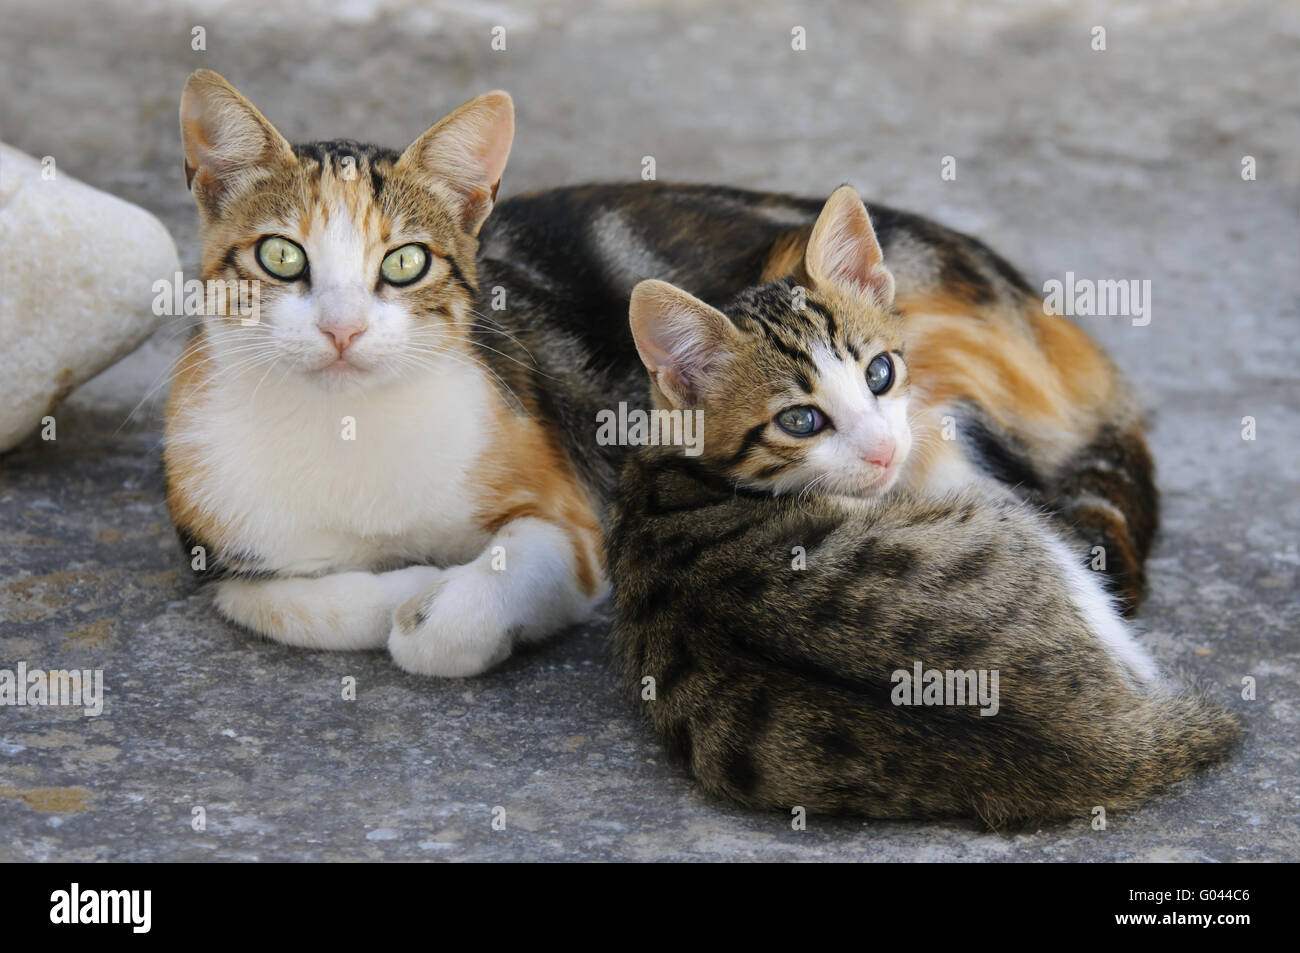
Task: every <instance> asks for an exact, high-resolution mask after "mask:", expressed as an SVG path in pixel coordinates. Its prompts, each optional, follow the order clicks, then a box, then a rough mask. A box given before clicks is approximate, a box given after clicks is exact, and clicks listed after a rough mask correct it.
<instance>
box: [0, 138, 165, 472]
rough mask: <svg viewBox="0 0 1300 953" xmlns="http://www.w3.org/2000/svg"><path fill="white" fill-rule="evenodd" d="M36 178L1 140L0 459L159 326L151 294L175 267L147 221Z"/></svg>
mask: <svg viewBox="0 0 1300 953" xmlns="http://www.w3.org/2000/svg"><path fill="white" fill-rule="evenodd" d="M41 173H42V166H41V163H40V161H39V160H37V159H34V158H32V157H31V156H29V155H27V154H26V153H24V152H19V151H18V150H17V149H14V148H12V147H10V146H7V145H5V144H4V143H0V452H3V451H5V450H8V449H9V448H10V447H12V446H14V445H15V444H17V443H18V442H19V441H21V440H23V439H24V438H25V437H26V436H27V435H28V434H30V433H31V432H32V431H33V430H35V429H36V428H37V427H38V426H39V425H40V422H41V418H42V417H44V416H45V415H46V414H49V413H50V412H51V411H52V410H53V409H54V406H55V405H56V404H58V402H59V401H61V400H62V399H63V398H64V397H66V396H67V395H68V393H70V392H71V391H72V389H73V388H75V387H76V386H77V385H78V384H81V383H83V382H85V381H87V380H89V379H90V378H92V377H94V376H95V375H96V374H98V373H99V372H100V371H102V370H103V369H104V368H106V367H108V366H109V365H110V364H112V363H113V362H115V361H117V360H119V359H120V358H122V357H124V356H126V355H127V354H129V353H130V352H131V351H133V350H135V349H136V348H137V347H139V346H140V345H141V344H142V343H143V342H144V341H145V339H146V338H148V337H149V335H151V334H152V333H153V332H154V331H155V330H156V329H157V327H158V325H159V324H160V323H161V322H162V321H163V318H162V317H160V316H158V315H155V314H154V313H153V309H152V305H153V300H154V297H155V295H154V293H153V291H152V285H153V283H154V282H155V281H156V280H158V279H160V278H166V279H169V280H170V279H172V277H173V276H174V275H175V273H176V272H178V271H179V270H180V265H179V263H178V261H177V258H176V243H175V242H173V241H172V237H171V235H169V234H168V232H167V229H166V227H164V225H163V224H162V222H160V221H158V219H156V218H154V217H153V215H151V214H149V213H148V212H146V211H145V210H144V209H142V208H140V207H139V206H136V205H132V204H131V203H130V202H124V201H122V200H121V199H119V198H116V197H114V196H112V195H109V194H108V193H106V192H101V191H99V190H98V189H93V188H91V187H90V186H88V185H86V184H84V183H82V182H78V181H77V180H76V179H74V178H72V177H71V176H69V175H68V174H67V172H65V171H64V170H63V167H62V166H61V165H60V166H58V167H57V168H56V170H55V175H54V177H53V178H52V179H51V178H46V177H42V174H41Z"/></svg>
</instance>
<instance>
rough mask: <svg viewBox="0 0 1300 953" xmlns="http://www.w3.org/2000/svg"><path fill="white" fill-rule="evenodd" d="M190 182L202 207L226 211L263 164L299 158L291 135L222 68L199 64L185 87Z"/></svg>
mask: <svg viewBox="0 0 1300 953" xmlns="http://www.w3.org/2000/svg"><path fill="white" fill-rule="evenodd" d="M181 142H182V144H183V145H184V148H185V185H186V187H187V188H189V189H190V191H191V192H192V193H193V195H194V200H195V201H196V202H198V203H199V207H200V208H202V209H204V210H206V211H207V212H208V213H210V214H217V213H219V212H220V210H221V208H222V205H223V203H224V202H225V200H226V199H227V198H228V197H229V196H231V195H234V194H235V193H237V192H238V191H239V190H240V189H242V188H243V187H244V186H245V185H247V184H248V183H249V182H250V181H251V180H253V179H255V178H257V175H258V172H259V170H261V169H262V168H264V167H266V166H268V165H270V164H272V163H274V162H276V161H279V160H289V159H292V158H293V149H292V147H291V146H290V145H289V141H288V140H287V139H285V138H284V136H282V135H280V133H279V132H278V131H277V130H276V128H275V127H274V126H273V125H271V124H270V122H268V121H267V119H266V117H265V116H263V115H262V114H261V113H260V112H258V111H257V107H256V106H254V105H253V104H252V103H250V102H249V101H248V100H247V99H245V98H244V96H243V95H242V94H241V93H240V92H239V90H237V89H235V87H233V86H231V85H230V84H229V83H228V82H226V79H225V77H223V76H222V75H221V74H220V73H214V72H213V71H212V70H210V69H201V70H197V71H195V72H194V73H191V74H190V78H189V79H188V80H186V81H185V91H184V92H183V93H181Z"/></svg>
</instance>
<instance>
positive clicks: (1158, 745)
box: [972, 692, 1243, 828]
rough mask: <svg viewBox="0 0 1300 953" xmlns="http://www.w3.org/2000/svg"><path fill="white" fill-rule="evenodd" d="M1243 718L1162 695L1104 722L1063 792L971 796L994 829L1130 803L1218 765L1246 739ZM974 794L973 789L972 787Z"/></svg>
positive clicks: (1197, 700) (1198, 696)
mask: <svg viewBox="0 0 1300 953" xmlns="http://www.w3.org/2000/svg"><path fill="white" fill-rule="evenodd" d="M1242 735H1243V731H1242V727H1241V723H1240V722H1238V721H1237V719H1236V717H1235V716H1233V715H1232V714H1231V713H1230V712H1229V711H1228V710H1227V709H1226V708H1224V707H1223V706H1221V705H1219V704H1218V703H1216V702H1213V701H1211V700H1210V699H1208V698H1207V697H1206V696H1205V695H1204V694H1203V693H1201V692H1195V693H1191V694H1185V695H1175V694H1160V695H1157V696H1155V697H1151V698H1148V699H1144V700H1143V701H1142V702H1141V703H1140V706H1139V708H1138V709H1137V710H1136V711H1128V712H1123V713H1117V714H1116V715H1114V716H1113V717H1111V718H1110V719H1108V721H1107V722H1105V723H1103V724H1102V726H1100V727H1099V730H1098V732H1097V738H1096V739H1095V742H1094V744H1095V746H1096V751H1097V754H1099V756H1098V757H1096V760H1095V761H1094V762H1093V763H1092V764H1091V765H1089V766H1088V768H1086V769H1085V770H1083V771H1081V772H1080V775H1081V776H1080V777H1079V779H1078V782H1077V783H1075V784H1071V785H1069V786H1068V787H1067V788H1066V789H1064V790H1057V791H1051V790H1044V791H1043V794H1044V795H1045V796H1044V797H1043V799H1042V801H1041V802H1040V803H1035V798H1034V797H1033V794H1032V791H1026V792H1021V794H1020V797H1018V798H1004V797H992V796H988V795H986V794H984V793H980V794H976V795H975V796H974V797H973V798H972V808H973V811H974V813H975V814H976V815H977V816H979V817H980V818H981V819H982V820H984V821H985V822H986V823H987V824H989V826H991V827H994V828H997V827H1003V826H1009V825H1016V824H1021V823H1025V822H1028V821H1038V820H1045V819H1049V818H1052V817H1058V816H1088V815H1089V814H1090V813H1091V812H1092V811H1093V810H1094V809H1095V808H1096V807H1099V806H1100V807H1105V808H1108V809H1117V808H1131V807H1135V806H1137V805H1138V804H1139V803H1141V802H1142V801H1144V800H1146V799H1147V798H1149V797H1150V796H1152V795H1154V794H1157V793H1159V792H1160V791H1161V790H1163V789H1164V788H1166V787H1167V786H1169V785H1171V784H1174V783H1175V782H1178V781H1181V780H1183V779H1185V778H1187V777H1189V776H1190V775H1191V774H1193V773H1194V772H1196V771H1198V770H1200V769H1202V768H1206V767H1209V766H1211V765H1214V764H1218V763H1219V762H1221V761H1223V760H1224V759H1225V758H1226V757H1227V756H1228V754H1229V753H1230V752H1231V751H1232V750H1233V748H1235V747H1236V746H1237V745H1238V744H1239V743H1240V741H1241V739H1242ZM972 793H974V792H972Z"/></svg>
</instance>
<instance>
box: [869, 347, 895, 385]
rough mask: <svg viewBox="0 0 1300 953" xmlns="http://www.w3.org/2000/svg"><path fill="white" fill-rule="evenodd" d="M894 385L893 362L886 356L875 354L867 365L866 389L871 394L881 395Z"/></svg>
mask: <svg viewBox="0 0 1300 953" xmlns="http://www.w3.org/2000/svg"><path fill="white" fill-rule="evenodd" d="M893 384H894V362H893V361H892V360H890V358H889V355H888V354H877V355H876V356H875V357H873V358H872V359H871V363H870V364H868V365H867V389H868V390H870V391H871V393H873V394H877V395H879V394H883V393H884V392H885V391H887V390H889V388H890V387H892V386H893Z"/></svg>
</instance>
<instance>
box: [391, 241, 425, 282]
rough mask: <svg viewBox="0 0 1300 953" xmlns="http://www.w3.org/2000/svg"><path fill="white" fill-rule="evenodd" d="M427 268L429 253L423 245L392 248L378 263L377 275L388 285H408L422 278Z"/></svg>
mask: <svg viewBox="0 0 1300 953" xmlns="http://www.w3.org/2000/svg"><path fill="white" fill-rule="evenodd" d="M428 268H429V253H428V252H427V251H425V248H424V246H423V245H403V246H402V247H401V248H394V249H393V250H392V251H390V252H389V253H388V254H387V255H385V256H384V260H383V261H382V262H380V263H379V273H380V274H381V275H383V276H384V280H385V281H386V282H388V283H389V284H390V285H409V284H410V283H411V282H412V281H416V280H418V279H420V278H423V277H424V273H425V271H427V270H428Z"/></svg>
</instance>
